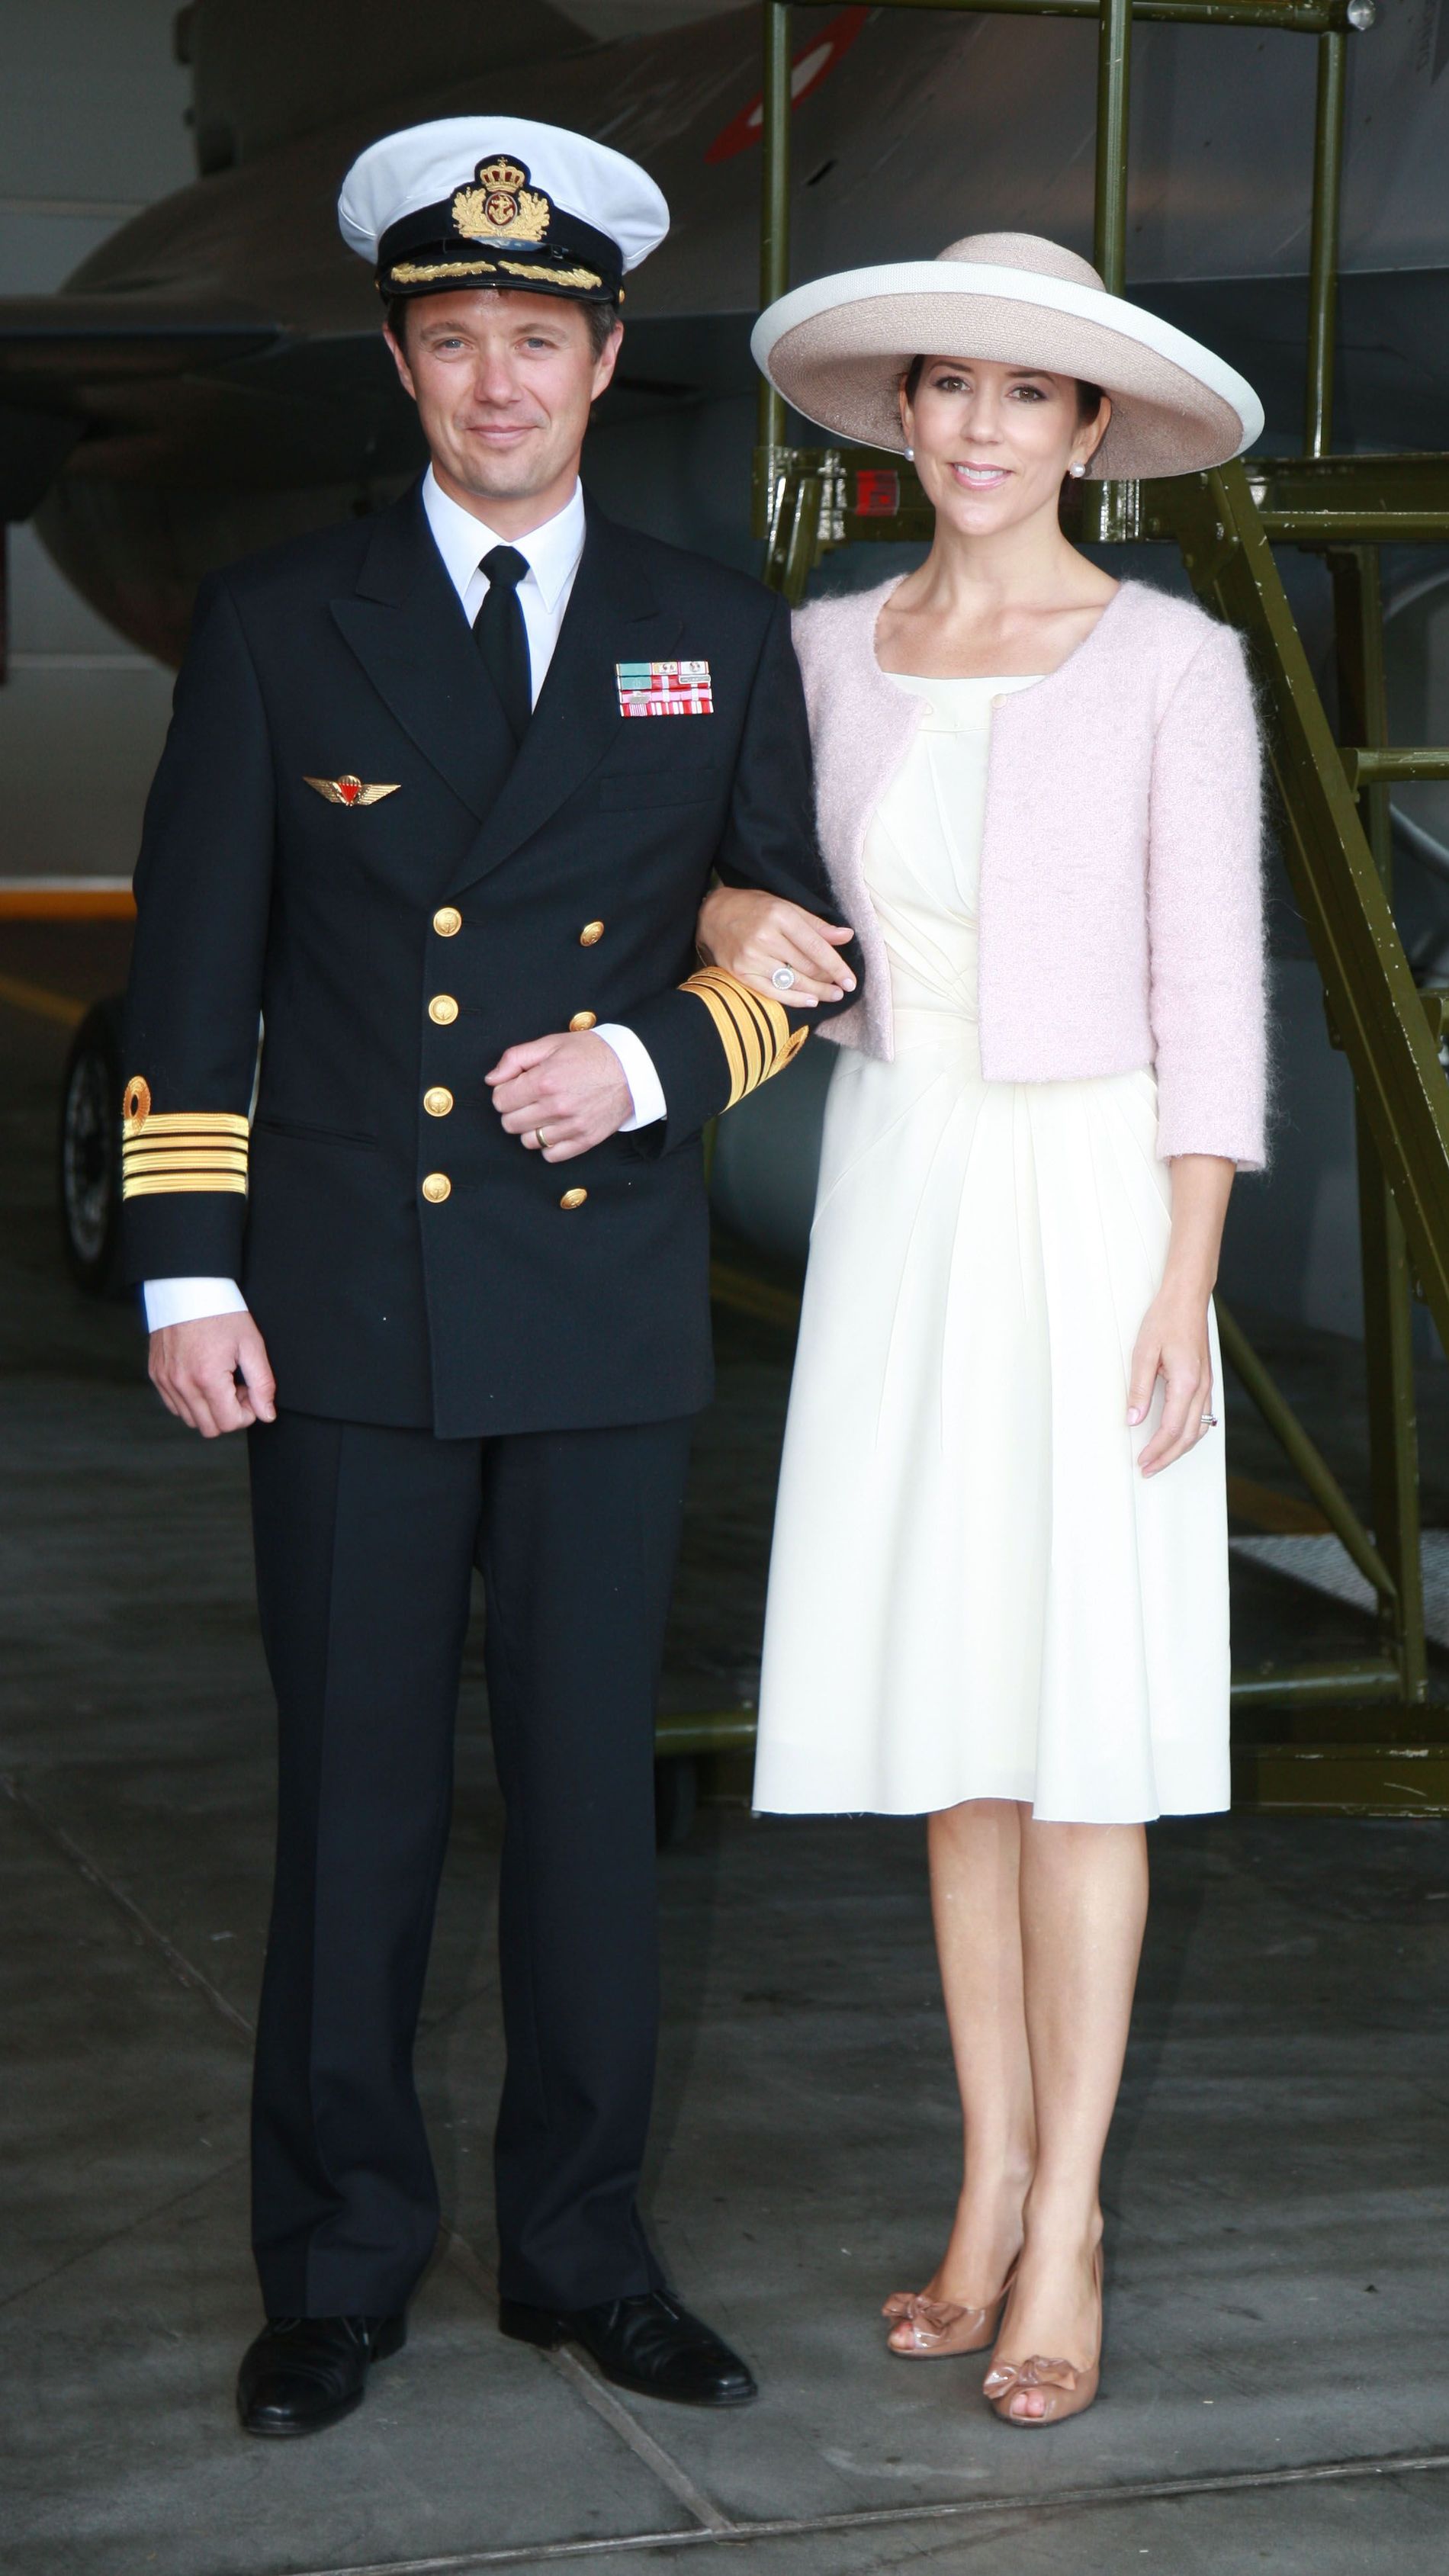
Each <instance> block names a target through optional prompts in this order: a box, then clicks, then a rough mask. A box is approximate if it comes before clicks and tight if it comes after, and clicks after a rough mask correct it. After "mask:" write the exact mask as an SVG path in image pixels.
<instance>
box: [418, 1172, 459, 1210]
mask: <svg viewBox="0 0 1449 2576" xmlns="http://www.w3.org/2000/svg"><path fill="white" fill-rule="evenodd" d="M452 1193H453V1184H452V1182H451V1181H450V1180H449V1178H448V1175H447V1173H446V1172H429V1174H428V1176H427V1179H426V1180H425V1181H424V1183H423V1196H424V1198H425V1199H426V1200H427V1201H428V1204H429V1206H430V1207H441V1205H442V1203H443V1201H444V1199H446V1198H451V1196H452Z"/></svg>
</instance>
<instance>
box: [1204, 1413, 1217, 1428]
mask: <svg viewBox="0 0 1449 2576" xmlns="http://www.w3.org/2000/svg"><path fill="white" fill-rule="evenodd" d="M1201 1427H1202V1429H1203V1430H1204V1431H1216V1429H1217V1427H1218V1417H1217V1415H1216V1414H1215V1413H1205V1414H1204V1415H1203V1418H1202V1426H1201Z"/></svg>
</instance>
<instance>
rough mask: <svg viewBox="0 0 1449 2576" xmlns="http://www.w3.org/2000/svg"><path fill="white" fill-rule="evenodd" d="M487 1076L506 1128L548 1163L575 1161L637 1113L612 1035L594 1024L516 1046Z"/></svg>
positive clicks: (613, 1133) (613, 1134) (614, 1132)
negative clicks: (602, 1034)
mask: <svg viewBox="0 0 1449 2576" xmlns="http://www.w3.org/2000/svg"><path fill="white" fill-rule="evenodd" d="M483 1078H484V1080H485V1082H487V1083H489V1084H490V1085H491V1086H492V1091H493V1106H494V1108H495V1109H496V1110H497V1111H498V1113H499V1116H500V1117H501V1118H502V1120H503V1124H504V1127H505V1129H506V1131H507V1133H508V1134H509V1135H510V1136H521V1137H522V1139H523V1142H524V1144H525V1145H526V1146H527V1148H528V1150H529V1152H530V1153H531V1154H538V1153H541V1154H542V1156H543V1159H544V1161H545V1162H546V1163H571V1162H572V1161H573V1159H574V1157H575V1155H576V1154H587V1153H589V1152H591V1150H592V1149H593V1147H594V1146H595V1145H602V1144H603V1142H604V1140H605V1138H606V1137H608V1136H617V1134H618V1132H619V1129H620V1128H621V1127H622V1126H623V1124H624V1121H625V1119H626V1118H632V1117H633V1115H634V1102H633V1098H632V1096H631V1094H630V1090H629V1085H628V1083H627V1082H626V1081H625V1079H624V1069H623V1066H622V1065H621V1064H620V1062H619V1059H618V1057H617V1056H616V1055H615V1053H614V1050H613V1048H612V1047H611V1046H610V1045H609V1043H608V1041H607V1039H605V1038H596V1037H595V1036H594V1034H593V1032H592V1030H590V1029H580V1030H577V1031H569V1032H565V1034H564V1035H563V1036H561V1037H556V1038H530V1039H529V1040H528V1042H527V1043H526V1045H523V1046H511V1047H510V1048H509V1049H508V1052H507V1054H506V1055H502V1056H500V1057H499V1059H498V1062H497V1063H496V1064H495V1066H494V1068H493V1070H492V1072H491V1073H489V1074H485V1075H484V1077H483ZM540 1130H541V1131H542V1134H543V1139H544V1141H543V1143H542V1145H540V1143H539V1133H540Z"/></svg>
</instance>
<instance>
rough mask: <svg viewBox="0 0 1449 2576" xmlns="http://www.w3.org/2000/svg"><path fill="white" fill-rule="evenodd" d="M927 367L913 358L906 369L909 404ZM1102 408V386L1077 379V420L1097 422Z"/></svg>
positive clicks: (1081, 378)
mask: <svg viewBox="0 0 1449 2576" xmlns="http://www.w3.org/2000/svg"><path fill="white" fill-rule="evenodd" d="M925 366H926V361H925V358H924V357H920V358H912V360H911V363H910V365H909V366H908V367H907V369H906V384H905V393H906V400H907V402H908V403H913V402H914V401H915V399H916V395H917V393H918V392H919V390H920V383H921V377H922V375H923V373H924V371H925ZM1101 408H1102V388H1101V386H1100V385H1089V384H1088V383H1087V381H1086V379H1085V377H1083V376H1078V378H1077V418H1078V420H1079V421H1088V420H1095V419H1096V417H1097V414H1098V412H1099V411H1100V410H1101Z"/></svg>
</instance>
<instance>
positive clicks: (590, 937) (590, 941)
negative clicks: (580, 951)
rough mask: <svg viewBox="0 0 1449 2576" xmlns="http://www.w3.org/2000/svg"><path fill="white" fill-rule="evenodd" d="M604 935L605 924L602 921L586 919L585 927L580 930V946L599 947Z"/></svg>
mask: <svg viewBox="0 0 1449 2576" xmlns="http://www.w3.org/2000/svg"><path fill="white" fill-rule="evenodd" d="M603 936H604V925H603V923H602V922H601V921H586V922H585V923H584V926H583V929H582V930H581V931H580V932H579V946H580V947H581V948H597V946H598V944H599V941H600V940H601V939H602V938H603Z"/></svg>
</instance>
